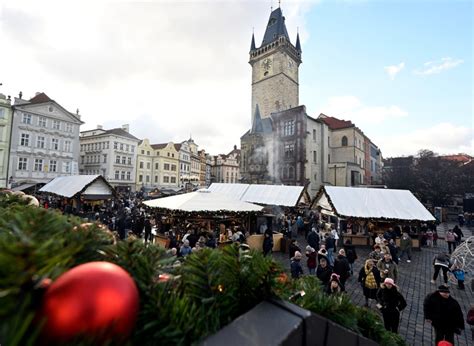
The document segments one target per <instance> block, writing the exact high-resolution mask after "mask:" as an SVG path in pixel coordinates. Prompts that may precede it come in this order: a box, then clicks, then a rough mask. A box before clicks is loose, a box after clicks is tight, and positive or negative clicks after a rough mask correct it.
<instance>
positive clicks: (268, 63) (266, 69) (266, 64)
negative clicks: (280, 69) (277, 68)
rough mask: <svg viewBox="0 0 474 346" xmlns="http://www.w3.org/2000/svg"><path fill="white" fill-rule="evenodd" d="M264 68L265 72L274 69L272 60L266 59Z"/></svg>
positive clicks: (263, 64) (263, 63)
mask: <svg viewBox="0 0 474 346" xmlns="http://www.w3.org/2000/svg"><path fill="white" fill-rule="evenodd" d="M262 66H263V68H264V70H265V71H268V70H269V69H270V68H271V67H272V60H271V59H269V58H266V59H265V60H263V62H262Z"/></svg>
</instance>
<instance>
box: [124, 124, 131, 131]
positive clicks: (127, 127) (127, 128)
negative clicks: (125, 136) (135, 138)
mask: <svg viewBox="0 0 474 346" xmlns="http://www.w3.org/2000/svg"><path fill="white" fill-rule="evenodd" d="M122 130H124V131H127V132H130V125H129V124H124V125H122Z"/></svg>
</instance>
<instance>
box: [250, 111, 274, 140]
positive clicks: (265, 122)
mask: <svg viewBox="0 0 474 346" xmlns="http://www.w3.org/2000/svg"><path fill="white" fill-rule="evenodd" d="M272 131H273V127H272V119H271V118H270V117H268V118H264V119H262V117H261V116H260V108H259V107H258V104H257V105H256V107H255V114H254V116H253V123H252V128H251V129H250V133H264V134H271V133H272Z"/></svg>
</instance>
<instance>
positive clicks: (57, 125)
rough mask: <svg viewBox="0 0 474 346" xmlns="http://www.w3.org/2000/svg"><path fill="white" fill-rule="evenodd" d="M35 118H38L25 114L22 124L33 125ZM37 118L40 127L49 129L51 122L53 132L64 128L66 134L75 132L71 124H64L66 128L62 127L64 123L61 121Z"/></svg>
mask: <svg viewBox="0 0 474 346" xmlns="http://www.w3.org/2000/svg"><path fill="white" fill-rule="evenodd" d="M33 118H36V116H34V117H33V115H31V114H29V113H23V116H22V118H21V122H22V123H23V124H27V125H33ZM37 118H38V119H37V122H36V125H38V126H39V127H44V128H47V127H48V124H49V123H50V122H51V128H52V129H53V130H61V129H62V128H64V131H66V132H73V130H74V125H73V124H70V123H64V126H61V125H62V124H63V123H62V122H61V121H60V120H55V119H48V118H45V117H41V116H39V117H37Z"/></svg>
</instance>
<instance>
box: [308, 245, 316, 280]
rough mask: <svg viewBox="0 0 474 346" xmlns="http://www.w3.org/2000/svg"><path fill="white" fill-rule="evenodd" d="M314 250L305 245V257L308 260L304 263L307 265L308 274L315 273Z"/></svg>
mask: <svg viewBox="0 0 474 346" xmlns="http://www.w3.org/2000/svg"><path fill="white" fill-rule="evenodd" d="M316 255H317V254H316V250H315V249H314V248H313V247H311V246H309V245H308V246H306V257H308V260H307V261H306V264H307V266H308V271H309V273H310V274H312V275H314V274H315V273H316Z"/></svg>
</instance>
